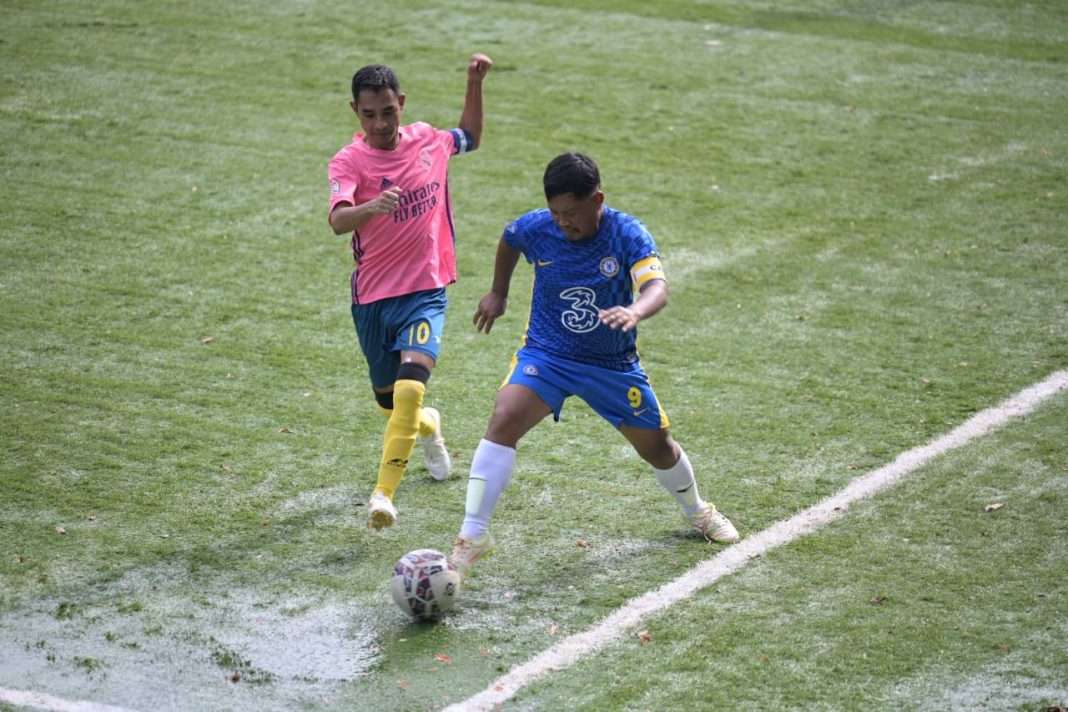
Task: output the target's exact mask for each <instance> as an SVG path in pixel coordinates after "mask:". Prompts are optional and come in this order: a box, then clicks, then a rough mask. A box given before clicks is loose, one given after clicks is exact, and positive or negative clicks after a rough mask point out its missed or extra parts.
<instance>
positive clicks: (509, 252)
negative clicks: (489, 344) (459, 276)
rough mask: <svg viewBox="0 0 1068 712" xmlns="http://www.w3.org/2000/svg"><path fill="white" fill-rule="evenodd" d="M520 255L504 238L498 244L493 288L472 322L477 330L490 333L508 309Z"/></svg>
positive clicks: (483, 298)
mask: <svg viewBox="0 0 1068 712" xmlns="http://www.w3.org/2000/svg"><path fill="white" fill-rule="evenodd" d="M520 254H521V253H520V252H519V250H517V249H515V248H514V247H512V246H511V245H509V244H508V243H507V242H506V241H505V239H504V238H503V237H502V238H501V241H500V242H499V243H498V244H497V258H496V260H495V261H494V263H493V286H492V287H490V291H489V292H487V293H486V295H485V296H484V297H482V299H480V300H479V301H478V308H477V309H476V310H475V318H474V319H473V320H472V321H473V322H474V325H475V329H476V330H478V331H485V332H486V333H487V334H488V333H490V329H492V328H493V322H495V321H496V320H497V317H499V316H501V315H502V314H504V311H505V309H506V308H507V307H508V289H509V288H510V287H511V284H512V273H513V272H515V266H516V264H517V263H518V262H519V256H520Z"/></svg>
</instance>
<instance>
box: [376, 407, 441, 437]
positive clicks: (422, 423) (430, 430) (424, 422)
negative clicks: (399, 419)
mask: <svg viewBox="0 0 1068 712" xmlns="http://www.w3.org/2000/svg"><path fill="white" fill-rule="evenodd" d="M378 412H379V413H381V414H382V415H384V416H386V417H387V418H389V417H390V416H392V415H393V411H392V410H391V409H390V408H383V407H382V406H378ZM433 434H434V421H433V420H431V419H430V418H428V417H426V410H425V409H423V408H420V409H419V437H421V438H425V437H429V436H431V435H433Z"/></svg>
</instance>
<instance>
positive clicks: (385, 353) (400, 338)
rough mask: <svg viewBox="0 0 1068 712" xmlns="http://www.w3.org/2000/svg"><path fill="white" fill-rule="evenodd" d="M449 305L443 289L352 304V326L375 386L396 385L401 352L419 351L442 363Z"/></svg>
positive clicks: (372, 383)
mask: <svg viewBox="0 0 1068 712" xmlns="http://www.w3.org/2000/svg"><path fill="white" fill-rule="evenodd" d="M447 304H448V299H447V298H446V296H445V288H444V287H442V288H439V289H430V290H427V291H425V292H415V293H414V294H405V295H404V296H400V297H390V298H389V299H380V300H379V301H377V302H371V303H370V304H353V305H352V323H353V324H355V325H356V337H357V338H358V339H359V340H360V348H361V349H362V350H363V355H364V356H365V357H366V358H367V366H368V369H369V371H370V375H371V385H372V386H374V387H375V388H387V387H389V386H392V385H393V382H394V381H396V380H397V369H398V368H399V367H400V352H401V351H419V352H421V353H424V354H426V355H427V356H429V357H430V358H432V359H434V361H435V362H436V361H437V360H438V352H440V351H441V336H442V334H443V333H444V331H445V307H446V305H447Z"/></svg>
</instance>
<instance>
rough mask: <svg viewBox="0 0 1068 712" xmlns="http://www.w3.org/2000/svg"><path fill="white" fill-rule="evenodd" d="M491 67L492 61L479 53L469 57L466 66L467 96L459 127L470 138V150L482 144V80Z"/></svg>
mask: <svg viewBox="0 0 1068 712" xmlns="http://www.w3.org/2000/svg"><path fill="white" fill-rule="evenodd" d="M492 66H493V60H492V59H490V58H489V57H487V56H486V55H484V54H482V53H481V52H476V53H475V54H473V55H471V60H470V62H468V64H467V94H466V95H465V96H464V110H463V113H462V114H460V123H459V127H460V128H461V129H463V130H464V131H466V132H467V133H468V134H469V135H470V136H471V140H472V142H473V145H472V146H471V149H472V150H473V149H475V148H478V145H479V144H480V143H481V142H482V80H483V79H485V78H486V74H488V73H489V70H490V67H492Z"/></svg>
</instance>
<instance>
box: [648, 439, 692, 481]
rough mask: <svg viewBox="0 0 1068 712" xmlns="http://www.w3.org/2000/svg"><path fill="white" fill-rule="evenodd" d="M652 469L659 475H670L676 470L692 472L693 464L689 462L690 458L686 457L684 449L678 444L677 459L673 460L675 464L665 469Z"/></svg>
mask: <svg viewBox="0 0 1068 712" xmlns="http://www.w3.org/2000/svg"><path fill="white" fill-rule="evenodd" d="M653 470H654V471H655V472H656V473H657V474H658V475H659V474H664V475H671V474H674V473H676V472H686V473H692V472H693V466H692V465H691V464H690V458H688V457H686V451H685V450H683V449H682V445H679V459H678V460H676V461H675V464H674V465H672V466H671V467H669V468H667V469H666V470H661V469H658V468H656V467H654V468H653Z"/></svg>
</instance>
